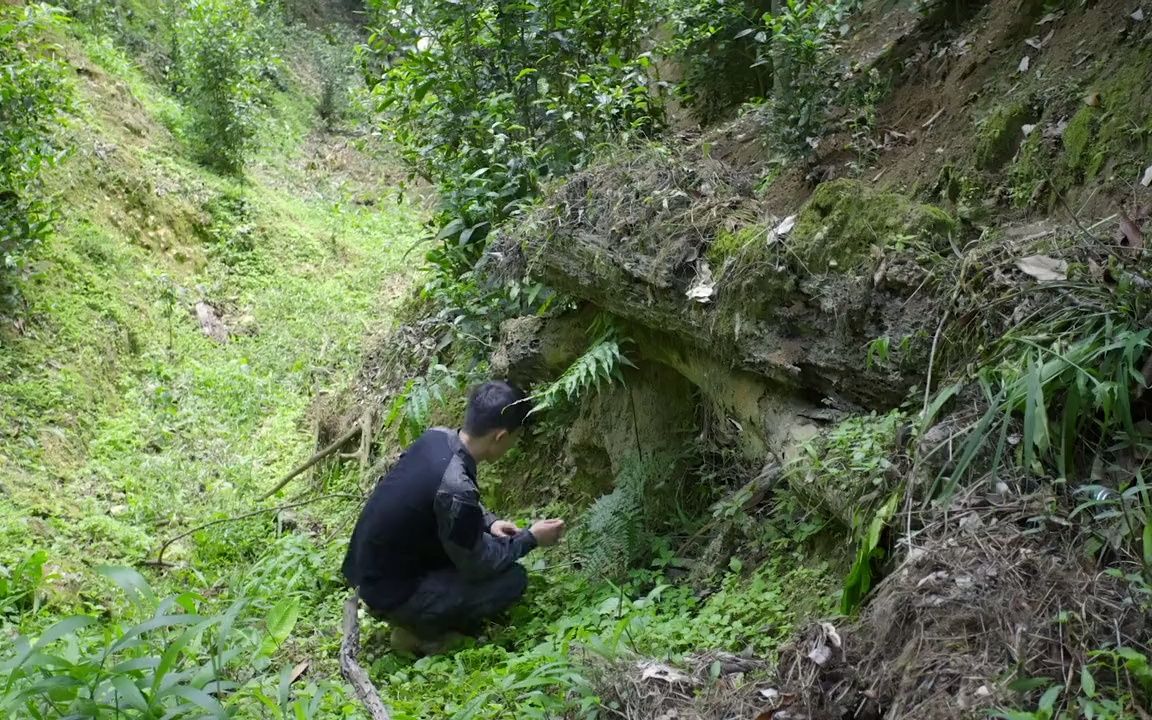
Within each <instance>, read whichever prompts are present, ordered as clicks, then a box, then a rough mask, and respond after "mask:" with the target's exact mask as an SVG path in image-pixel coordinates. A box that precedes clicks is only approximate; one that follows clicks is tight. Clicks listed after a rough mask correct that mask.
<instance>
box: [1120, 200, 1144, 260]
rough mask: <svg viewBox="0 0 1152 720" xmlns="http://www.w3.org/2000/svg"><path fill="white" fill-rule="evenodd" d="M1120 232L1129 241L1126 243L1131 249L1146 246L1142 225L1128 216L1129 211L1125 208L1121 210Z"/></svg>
mask: <svg viewBox="0 0 1152 720" xmlns="http://www.w3.org/2000/svg"><path fill="white" fill-rule="evenodd" d="M1120 234H1121V235H1123V236H1124V240H1126V241H1127V242H1126V243H1125V244H1126V245H1127V247H1128V249H1129V250H1142V249H1143V248H1144V233H1142V232H1141V231H1140V226H1139V225H1137V224H1136V223H1134V222H1132V218H1130V217H1128V213H1126V212H1124V211H1123V210H1121V211H1120Z"/></svg>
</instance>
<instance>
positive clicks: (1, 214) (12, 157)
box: [0, 4, 70, 309]
mask: <svg viewBox="0 0 1152 720" xmlns="http://www.w3.org/2000/svg"><path fill="white" fill-rule="evenodd" d="M62 23H63V16H62V15H60V14H59V13H58V11H55V10H53V9H51V8H49V7H48V6H47V5H39V4H37V5H29V6H27V7H3V6H0V309H3V308H4V307H5V306H7V307H11V306H12V304H13V303H14V302H15V301H16V299H17V283H18V282H19V280H20V279H21V277H22V276H24V275H25V274H26V273H27V267H28V266H27V262H28V258H29V252H30V251H31V250H32V248H33V247H34V246H35V245H36V244H37V243H38V242H40V241H42V240H44V239H45V238H46V237H47V236H48V234H49V233H50V232H51V230H52V225H53V220H54V217H55V214H54V211H53V209H52V207H51V205H50V204H49V203H47V202H45V201H44V200H43V192H44V188H43V185H42V183H41V178H42V175H43V171H44V170H45V169H46V168H47V167H49V166H50V165H52V164H53V163H55V162H56V161H57V160H59V159H60V156H61V154H62V152H63V150H62V144H61V143H60V141H59V138H58V137H57V132H56V131H57V129H58V127H59V125H60V123H61V119H62V115H63V112H64V111H65V110H66V109H67V108H68V105H69V99H70V95H69V93H68V88H67V86H66V85H65V83H64V76H63V71H62V68H61V64H60V62H59V61H58V60H57V59H56V58H55V57H54V56H53V53H52V50H53V48H52V47H50V46H48V45H46V44H45V43H44V40H43V38H44V36H45V34H46V33H47V32H48V31H50V30H51V29H52V28H53V27H58V26H60V25H61V24H62Z"/></svg>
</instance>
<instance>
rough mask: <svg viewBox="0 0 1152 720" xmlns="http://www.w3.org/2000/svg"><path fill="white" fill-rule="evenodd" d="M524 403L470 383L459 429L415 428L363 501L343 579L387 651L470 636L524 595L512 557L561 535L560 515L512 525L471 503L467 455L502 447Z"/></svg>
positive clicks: (489, 454) (523, 577) (490, 455)
mask: <svg viewBox="0 0 1152 720" xmlns="http://www.w3.org/2000/svg"><path fill="white" fill-rule="evenodd" d="M528 410H529V404H528V402H526V401H525V400H524V395H523V393H521V392H520V391H519V390H517V389H516V388H514V387H512V386H511V385H508V384H507V383H503V382H488V383H485V384H483V385H480V386H479V387H477V388H475V389H474V390H473V391H472V394H471V395H470V397H469V399H468V407H467V410H466V412H465V417H464V426H463V428H461V429H460V430H452V429H448V428H433V429H431V430H428V431H427V432H425V433H424V434H423V435H422V436H420V438H419V439H418V440H416V442H414V443H413V444H412V445H411V446H410V447H409V448H408V449H407V450H406V451H405V452H404V454H403V455H401V456H400V460H399V461H398V462H397V463H396V465H395V466H394V467H393V468H392V469H391V470H390V471H389V472H388V473H387V474H386V475H384V477H382V478H381V479H380V480H379V482H378V483H377V485H376V489H375V490H374V491H373V492H372V496H371V497H370V498H369V499H368V502H367V504H366V505H365V506H364V509H363V511H362V512H361V514H360V519H359V520H358V521H357V522H356V527H355V529H354V530H353V532H352V540H351V542H350V543H349V546H348V553H347V554H346V555H345V557H344V565H343V572H344V577H345V578H347V580H348V582H349V584H351V585H352V587H355V588H358V589H359V592H360V598H361V599H362V600H363V601H364V603H365V604H366V605H367V606H368V610H369V612H370V613H371V614H372V615H373V616H374V617H377V618H380V619H382V620H386V621H387V622H388V623H389V624H390V625H391V626H392V648H393V650H396V651H399V652H404V653H415V654H429V653H434V652H438V651H440V650H443V649H445V648H446V647H447V646H448V645H450V644H451V643H452V642H454V641H455V640H456V639H458V638H459V635H460V634H475V633H476V632H477V631H478V630H479V629H480V627H481V624H482V622H483V621H484V620H485V619H487V618H492V617H494V616H496V615H498V614H500V613H501V612H503V611H504V610H506V609H508V608H509V607H510V606H512V605H513V604H515V603H516V602H517V601H518V600H519V599H520V598H521V596H522V595H523V594H524V590H525V588H526V586H527V583H528V578H527V574H526V573H525V571H524V568H523V567H521V566H520V564H519V563H518V562H517V561H518V560H519V559H520V558H522V557H524V556H525V555H527V554H528V553H529V552H531V551H532V550H533V549H534V548H536V547H537V546H548V545H552V544H555V543H556V542H557V541H558V540H559V539H560V536H561V534H563V532H564V521H563V520H559V519H552V520H540V521H538V522H536V523H535V524H533V525H532V527H531V528H529V529H527V530H521V529H520V528H518V527H516V525H515V524H513V523H511V522H508V521H506V520H499V519H497V518H496V516H495V515H493V514H492V513H490V512H488V511H487V510H486V509H485V508H484V506H483V505H482V504H481V502H480V490H479V487H478V485H477V480H476V465H477V463H482V462H491V461H494V460H497V459H499V458H500V457H501V456H503V455H504V453H506V452H508V450H509V449H511V447H512V446H513V445H514V444H515V443H516V440H517V439H518V437H519V434H520V429H521V427H522V425H523V424H524V419H525V417H526V415H527V414H528Z"/></svg>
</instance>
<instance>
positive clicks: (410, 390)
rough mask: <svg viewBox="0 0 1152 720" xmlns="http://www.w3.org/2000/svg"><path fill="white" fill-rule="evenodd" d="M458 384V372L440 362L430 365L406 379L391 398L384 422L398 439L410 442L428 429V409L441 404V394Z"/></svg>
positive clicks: (442, 399)
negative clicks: (418, 373)
mask: <svg viewBox="0 0 1152 720" xmlns="http://www.w3.org/2000/svg"><path fill="white" fill-rule="evenodd" d="M460 386H461V380H460V377H459V376H458V375H456V374H455V373H453V372H452V371H451V370H449V369H448V368H447V367H446V366H444V365H433V366H432V367H430V368H429V369H428V372H427V374H425V375H422V376H421V377H418V378H414V379H412V380H409V381H408V384H407V385H405V386H404V391H403V392H401V393H400V394H399V395H397V396H396V397H395V398H394V399H393V400H392V405H391V406H390V408H389V410H388V417H387V418H386V419H385V425H387V426H388V427H390V428H392V429H393V430H395V431H396V434H397V436H398V437H399V440H400V442H401V443H403V444H408V443H410V442H412V441H413V440H415V439H416V438H417V437H419V436H420V434H421V433H423V432H424V431H425V430H426V429H428V424H429V422H430V420H431V417H432V411H433V410H434V409H435V408H436V407H437V406H440V405H443V404H444V397H445V395H450V394H452V393H453V392H455V391H457V390H459V389H460Z"/></svg>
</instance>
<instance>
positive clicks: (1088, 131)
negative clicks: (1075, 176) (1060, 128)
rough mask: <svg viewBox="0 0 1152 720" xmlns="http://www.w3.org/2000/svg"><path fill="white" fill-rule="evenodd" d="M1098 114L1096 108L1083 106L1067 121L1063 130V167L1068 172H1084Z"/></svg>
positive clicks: (1098, 111)
mask: <svg viewBox="0 0 1152 720" xmlns="http://www.w3.org/2000/svg"><path fill="white" fill-rule="evenodd" d="M1100 114H1101V113H1100V110H1099V109H1098V108H1095V107H1092V106H1091V105H1085V106H1084V107H1082V108H1080V109H1079V110H1078V111H1077V112H1076V114H1075V115H1073V116H1072V119H1071V120H1069V121H1068V127H1067V128H1065V130H1064V166H1065V168H1067V169H1068V170H1069V171H1071V172H1075V173H1079V172H1082V171H1083V170H1084V168H1085V166H1086V164H1087V162H1086V159H1087V158H1088V157H1089V156H1090V155H1091V153H1092V149H1093V148H1092V146H1093V140H1094V139H1095V136H1096V123H1097V120H1098V119H1099V117H1100Z"/></svg>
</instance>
